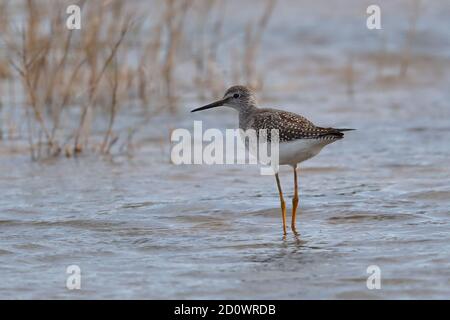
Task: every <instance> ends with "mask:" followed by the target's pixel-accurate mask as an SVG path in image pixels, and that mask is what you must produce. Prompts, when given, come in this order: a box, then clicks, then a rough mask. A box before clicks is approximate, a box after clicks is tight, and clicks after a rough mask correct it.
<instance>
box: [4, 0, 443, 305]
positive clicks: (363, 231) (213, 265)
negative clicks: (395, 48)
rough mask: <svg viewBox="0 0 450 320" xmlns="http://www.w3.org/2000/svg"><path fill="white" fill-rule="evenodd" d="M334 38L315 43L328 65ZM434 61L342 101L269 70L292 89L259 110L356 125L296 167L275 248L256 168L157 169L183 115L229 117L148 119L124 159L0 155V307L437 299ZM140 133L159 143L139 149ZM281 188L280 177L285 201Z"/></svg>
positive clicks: (266, 181)
mask: <svg viewBox="0 0 450 320" xmlns="http://www.w3.org/2000/svg"><path fill="white" fill-rule="evenodd" d="M350 2H351V1H350ZM438 7H439V6H438ZM442 8H444V6H442ZM432 9H433V8H432ZM279 10H281V11H282V12H285V11H286V9H284V10H282V9H279ZM430 10H431V9H430ZM431 11H432V12H434V11H433V10H431ZM437 12H440V11H437ZM439 14H440V13H439ZM282 17H283V16H282V15H281V16H277V15H275V17H274V22H273V26H272V28H273V30H279V29H280V28H282V26H283V21H282ZM432 17H433V16H432ZM436 21H440V22H442V21H441V20H438V19H437V20H436ZM305 23H306V22H305ZM329 23H330V27H327V28H331V29H332V26H333V22H332V21H331V22H329ZM290 25H295V24H293V22H292V21H291V24H290ZM436 26H437V27H436V28H435V29H433V30H434V31H436V33H435V34H440V32H442V30H441V29H440V28H439V26H440V24H439V23H436ZM299 30H301V28H300V27H299ZM433 30H432V31H433ZM272 32H275V31H272ZM355 32H356V31H355ZM291 33H292V34H291V35H286V36H285V37H286V39H291V40H292V37H293V36H294V35H295V34H296V30H291ZM350 34H352V32H350ZM447 35H448V30H447ZM330 37H331V36H330ZM356 38H357V39H359V38H358V37H356ZM347 40H348V43H351V40H352V37H350V36H348V37H347ZM274 41H275V40H274ZM277 41H282V40H280V39H278V40H277ZM341 42H342V41H338V40H336V42H331V43H329V42H327V41H325V44H323V43H322V44H320V43H319V44H316V47H314V48H316V49H317V52H319V51H321V50H324V47H325V49H327V50H329V51H330V52H332V53H333V54H332V55H334V51H333V50H336V52H338V53H339V54H341V53H342V51H340V49H337V48H336V46H334V43H341ZM441 45H442V43H441ZM293 46H294V48H297V46H299V44H298V43H296V44H293ZM305 46H306V45H305ZM311 46H312V45H311ZM442 46H444V47H445V48H446V49H448V46H449V44H448V42H447V43H446V44H444V45H442ZM312 48H313V47H309V49H308V50H311V51H313V52H316V51H314V50H313V49H312ZM280 50H281V49H280ZM308 50H306V51H308ZM430 50H431V49H430ZM294 51H295V50H294ZM361 51H364V48H361ZM431 51H432V50H431ZM438 51H439V52H440V53H443V52H444V53H445V50H438ZM317 52H316V53H317ZM267 54H268V55H269V56H270V55H275V53H274V52H272V51H271V52H269V53H267ZM291 54H293V53H292V52H291ZM342 54H344V53H342ZM336 59H339V58H338V57H337V58H336ZM442 59H443V60H442V61H441V63H442V64H441V65H440V67H439V69H441V73H438V74H437V75H435V74H433V75H435V76H436V77H435V78H434V76H431V77H430V78H425V80H424V79H422V78H420V79H421V80H420V81H419V80H417V81H416V82H413V83H412V84H408V85H405V84H401V85H398V84H397V85H394V87H389V88H387V87H383V86H376V85H370V84H369V85H368V84H366V83H365V82H364V81H365V80H367V79H368V78H369V75H368V76H367V77H364V76H361V78H360V81H361V82H362V83H360V82H358V83H357V85H356V94H355V97H354V98H353V99H349V98H348V97H347V96H346V95H345V86H342V87H340V86H339V85H338V84H339V82H336V81H334V80H330V77H327V76H324V75H320V74H319V75H317V74H316V72H315V70H314V69H312V71H311V70H309V69H302V68H305V65H309V64H308V63H310V62H305V64H302V65H300V67H299V68H300V69H299V71H298V74H297V73H295V72H296V71H295V72H294V70H291V67H290V66H284V67H283V66H281V67H280V68H279V69H277V70H276V71H274V72H272V77H273V80H274V81H275V83H277V84H280V83H285V82H289V81H298V83H300V87H301V88H300V89H298V87H296V88H295V89H290V88H289V87H283V86H281V85H280V86H278V87H275V88H273V89H272V90H271V91H270V92H268V93H266V95H267V96H268V97H269V98H270V99H269V98H268V99H266V101H264V105H265V106H272V105H273V106H282V108H284V109H286V110H290V111H294V112H299V113H302V114H304V115H305V116H307V117H308V118H310V119H311V120H313V121H314V122H316V123H317V124H320V125H334V126H337V127H339V126H346V127H347V126H348V127H354V128H357V129H358V130H357V131H355V132H351V133H348V134H347V135H346V138H345V139H344V140H343V141H339V142H336V143H334V144H332V145H330V146H328V147H326V148H325V149H324V150H323V151H322V153H321V154H320V155H319V156H317V157H316V158H314V159H312V160H310V161H308V162H306V163H305V164H304V165H302V166H301V167H300V176H299V184H300V213H299V218H298V229H299V231H300V233H301V234H302V236H301V239H300V240H297V239H295V238H294V237H293V236H292V235H291V234H289V235H288V237H287V239H286V240H283V239H282V237H281V218H280V211H279V202H278V193H277V191H276V185H275V181H274V178H273V177H270V176H261V175H259V170H258V168H257V167H254V166H250V167H248V166H205V165H202V166H199V165H197V166H174V165H172V164H170V156H169V155H170V144H169V141H168V139H167V137H168V136H169V133H168V132H169V128H176V127H185V128H188V129H191V128H192V121H193V120H198V119H202V120H204V127H205V128H207V127H219V128H226V127H233V126H234V125H235V121H236V118H235V117H236V115H235V114H234V113H233V112H232V111H230V110H226V111H223V112H220V111H218V110H216V112H214V111H210V112H208V113H204V114H194V115H193V114H189V113H188V107H186V108H185V109H183V110H182V111H181V112H180V114H179V115H178V116H177V117H176V118H169V117H165V116H161V117H160V118H158V119H153V120H152V121H151V122H150V123H149V124H148V126H147V127H146V128H145V129H144V130H142V132H140V138H141V139H142V141H144V140H145V139H146V142H145V143H142V147H141V148H140V149H139V150H137V151H136V154H135V156H134V157H133V158H131V159H128V158H126V157H121V156H120V157H114V158H113V159H101V158H99V157H97V156H85V157H81V158H79V159H76V160H74V159H63V158H62V159H57V160H54V161H51V162H45V163H31V162H30V161H29V159H28V157H27V156H26V155H22V154H9V155H5V154H2V156H1V158H0V194H1V196H0V230H1V231H0V298H37V299H42V298H60V299H68V298H76V299H78V298H81V299H87V298H137V299H144V298H180V299H185V298H186V299H188V298H204V299H211V298H235V299H247V298H262V299H266V298H275V299H278V298H283V299H296V298H353V299H359V298H378V299H382V298H400V299H405V298H447V299H448V298H450V245H449V243H450V221H449V219H450V183H449V181H450V165H449V157H450V144H449V141H450V122H449V119H450V106H449V102H448V101H449V98H450V95H449V91H448V87H449V86H448V84H449V81H448V72H446V71H448V70H449V58H448V56H445V54H444V58H442ZM344 60H345V59H344ZM307 61H308V60H307ZM360 67H361V66H360ZM311 68H313V67H311ZM361 68H362V70H364V69H363V67H361ZM370 68H372V69H370ZM370 68H369V71H370V72H374V69H373V65H371V67H370ZM387 71H389V68H388V69H387ZM283 72H286V74H287V75H288V76H289V77H288V78H283V77H282V76H281V75H282V74H283ZM412 72H413V73H414V72H415V71H414V70H412ZM419 75H420V76H424V77H425V76H427V75H428V76H429V74H427V73H423V74H419ZM331 78H332V76H331ZM269 79H270V78H269ZM286 79H288V80H286ZM324 79H325V80H324ZM333 81H334V82H333ZM186 100H187V102H186V104H187V105H189V106H192V107H194V106H197V105H198V104H199V103H201V102H199V101H193V100H192V99H191V98H189V99H186ZM219 114H220V116H219ZM161 123H164V125H163V126H161V125H160V124H161ZM153 134H155V135H156V136H158V137H163V138H162V141H163V145H161V143H160V142H159V140H158V139H148V137H150V136H151V135H153ZM292 180H293V178H292V174H291V171H290V170H289V169H288V168H282V173H281V181H282V183H283V186H284V190H285V195H286V197H290V196H291V195H292V189H293V186H292V183H293V182H292ZM288 204H290V200H288ZM289 208H290V206H288V209H289ZM73 264H75V265H78V266H80V268H81V272H82V289H81V290H78V291H77V290H73V291H69V290H67V289H66V286H65V284H66V277H67V275H66V273H65V272H66V267H67V266H69V265H73ZM370 265H377V266H379V267H380V269H381V273H382V281H381V284H382V288H381V290H368V289H367V287H366V279H367V277H368V274H367V273H366V269H367V267H368V266H370Z"/></svg>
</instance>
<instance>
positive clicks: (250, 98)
mask: <svg viewBox="0 0 450 320" xmlns="http://www.w3.org/2000/svg"><path fill="white" fill-rule="evenodd" d="M220 106H226V107H231V108H233V109H235V110H236V111H238V112H239V128H240V129H242V130H244V131H245V130H248V129H253V130H255V131H256V132H257V133H258V132H259V130H260V129H266V130H268V131H270V130H271V129H276V130H278V136H279V164H280V165H290V166H292V167H293V169H294V197H293V199H292V219H291V229H292V232H293V233H294V234H295V235H298V233H297V230H296V213H297V207H298V201H299V198H298V180H297V164H299V163H300V162H303V161H305V160H308V159H310V158H312V157H314V156H316V155H317V154H318V153H319V152H320V151H321V150H322V148H323V147H324V146H326V145H327V144H330V143H332V142H335V141H337V140H340V139H342V138H343V137H344V134H343V132H344V131H350V130H354V129H335V128H322V127H318V126H316V125H314V124H313V123H312V122H311V121H309V120H308V119H306V118H305V117H302V116H300V115H298V114H295V113H292V112H287V111H283V110H277V109H268V108H259V107H258V105H257V102H256V98H255V95H254V93H253V92H252V91H251V90H250V89H249V88H247V87H245V86H233V87H231V88H229V89H228V90H227V91H226V92H225V95H224V96H223V98H222V99H221V100H218V101H216V102H213V103H210V104H208V105H206V106H203V107H200V108H197V109H194V110H192V111H191V112H196V111H201V110H206V109H211V108H215V107H220ZM275 179H276V182H277V187H278V192H279V195H280V202H281V213H282V219H283V234H284V235H286V203H285V201H284V198H283V192H282V191H281V184H280V178H279V176H278V172H277V173H275Z"/></svg>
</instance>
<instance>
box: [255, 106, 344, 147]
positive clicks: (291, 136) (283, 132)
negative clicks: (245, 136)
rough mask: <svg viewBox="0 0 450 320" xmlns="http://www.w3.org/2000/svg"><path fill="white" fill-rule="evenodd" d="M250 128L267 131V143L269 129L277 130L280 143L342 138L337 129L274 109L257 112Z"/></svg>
mask: <svg viewBox="0 0 450 320" xmlns="http://www.w3.org/2000/svg"><path fill="white" fill-rule="evenodd" d="M251 127H252V128H253V129H255V130H257V131H258V130H260V129H267V135H268V138H269V141H270V130H271V129H277V130H278V134H279V138H280V141H292V140H297V139H339V138H342V136H343V133H341V132H340V131H339V129H334V128H322V127H318V126H315V125H314V124H313V123H312V122H311V121H309V120H308V119H306V118H305V117H302V116H300V115H298V114H295V113H292V112H286V111H281V110H280V111H279V110H274V109H269V110H267V111H261V112H259V113H258V114H257V116H256V117H254V120H253V123H252V124H251Z"/></svg>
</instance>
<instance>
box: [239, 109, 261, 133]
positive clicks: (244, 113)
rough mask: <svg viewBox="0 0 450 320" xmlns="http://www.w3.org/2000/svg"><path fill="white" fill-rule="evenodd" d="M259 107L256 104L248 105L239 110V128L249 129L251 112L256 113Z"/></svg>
mask: <svg viewBox="0 0 450 320" xmlns="http://www.w3.org/2000/svg"><path fill="white" fill-rule="evenodd" d="M257 109H258V108H257V107H256V105H252V104H251V105H248V106H246V107H245V108H241V109H240V110H239V128H241V129H243V130H247V129H248V128H249V121H250V118H251V114H252V113H254V112H255V111H256V110H257Z"/></svg>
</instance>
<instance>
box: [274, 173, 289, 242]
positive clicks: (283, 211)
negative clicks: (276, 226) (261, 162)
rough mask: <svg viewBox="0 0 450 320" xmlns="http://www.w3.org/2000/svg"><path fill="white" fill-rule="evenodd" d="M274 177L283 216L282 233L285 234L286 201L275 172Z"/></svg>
mask: <svg viewBox="0 0 450 320" xmlns="http://www.w3.org/2000/svg"><path fill="white" fill-rule="evenodd" d="M275 178H276V179H277V186H278V193H279V194H280V203H281V214H282V218H283V235H286V203H285V202H284V199H283V192H282V191H281V184H280V178H279V177H278V173H275Z"/></svg>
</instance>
